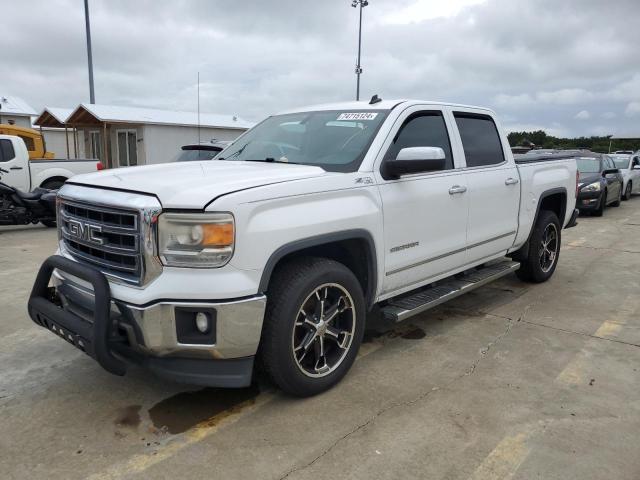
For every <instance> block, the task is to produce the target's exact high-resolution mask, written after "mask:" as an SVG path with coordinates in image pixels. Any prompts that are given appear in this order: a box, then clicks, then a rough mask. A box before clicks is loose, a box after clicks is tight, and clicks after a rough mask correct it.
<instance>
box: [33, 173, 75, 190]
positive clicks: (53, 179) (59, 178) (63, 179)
mask: <svg viewBox="0 0 640 480" xmlns="http://www.w3.org/2000/svg"><path fill="white" fill-rule="evenodd" d="M67 180H69V178H68V177H65V176H62V175H56V176H55V177H49V178H47V179H45V180H43V181H42V183H40V187H41V188H45V187H44V186H45V185H46V184H47V183H51V182H62V183H64V182H66V181H67Z"/></svg>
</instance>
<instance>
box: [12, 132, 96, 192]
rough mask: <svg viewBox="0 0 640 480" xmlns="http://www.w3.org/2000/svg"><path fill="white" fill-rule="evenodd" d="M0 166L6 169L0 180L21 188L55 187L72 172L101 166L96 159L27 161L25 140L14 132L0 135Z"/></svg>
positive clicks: (91, 170)
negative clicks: (13, 133)
mask: <svg viewBox="0 0 640 480" xmlns="http://www.w3.org/2000/svg"><path fill="white" fill-rule="evenodd" d="M0 167H2V168H3V169H5V170H7V171H8V172H9V173H7V174H5V175H4V176H3V177H2V181H3V182H4V183H6V184H7V185H9V186H10V187H13V188H16V189H18V190H21V191H23V192H30V191H31V190H34V189H35V188H39V187H41V188H48V189H51V190H55V189H58V188H60V187H61V186H62V184H63V183H64V182H65V181H66V180H68V179H69V178H71V177H73V176H74V175H77V174H80V173H91V172H95V171H96V170H102V168H103V166H102V163H100V162H99V161H98V160H96V159H86V160H85V159H81V160H62V159H60V160H58V159H53V160H44V159H42V160H36V161H30V160H29V151H28V150H27V147H26V145H25V144H24V140H22V139H21V138H20V137H17V136H14V135H0Z"/></svg>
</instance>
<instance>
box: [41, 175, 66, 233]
mask: <svg viewBox="0 0 640 480" xmlns="http://www.w3.org/2000/svg"><path fill="white" fill-rule="evenodd" d="M62 185H64V182H63V181H61V180H49V181H48V182H44V183H43V184H42V188H46V189H47V190H58V189H60V187H62ZM43 223H44V222H43Z"/></svg>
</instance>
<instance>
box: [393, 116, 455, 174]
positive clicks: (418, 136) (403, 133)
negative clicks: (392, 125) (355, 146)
mask: <svg viewBox="0 0 640 480" xmlns="http://www.w3.org/2000/svg"><path fill="white" fill-rule="evenodd" d="M408 147H440V148H441V149H442V150H444V155H445V160H446V163H445V169H447V170H450V169H452V168H453V157H452V155H451V144H450V143H449V134H448V132H447V126H446V124H445V123H444V118H443V117H442V113H441V112H417V113H414V114H412V115H410V116H409V117H408V118H407V119H406V120H405V121H404V124H403V125H402V127H400V130H398V133H397V134H396V136H395V138H394V139H393V143H392V144H391V146H390V147H389V150H387V154H386V155H385V159H386V160H391V159H394V158H396V157H397V156H398V152H399V151H400V150H402V149H403V148H408Z"/></svg>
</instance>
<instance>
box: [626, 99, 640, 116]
mask: <svg viewBox="0 0 640 480" xmlns="http://www.w3.org/2000/svg"><path fill="white" fill-rule="evenodd" d="M624 113H625V115H626V116H627V117H636V116H638V115H640V102H631V103H629V105H627V108H626V109H625V111H624Z"/></svg>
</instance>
